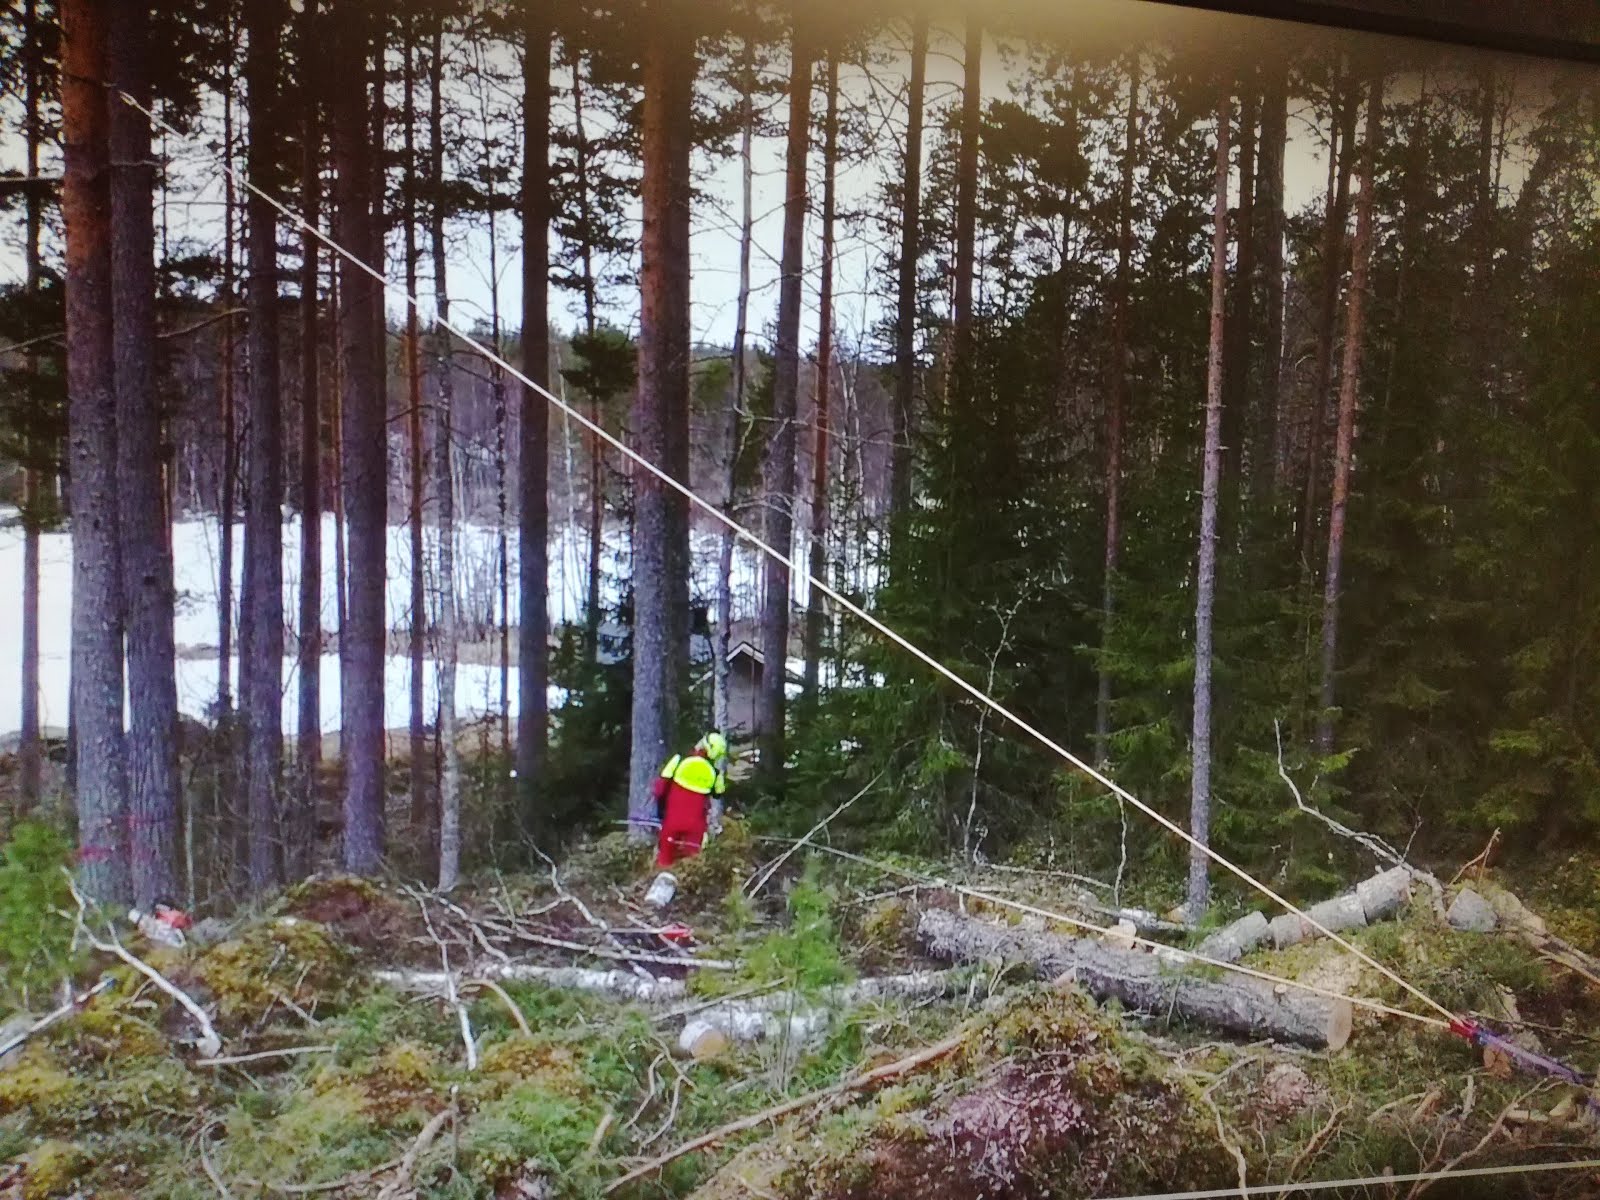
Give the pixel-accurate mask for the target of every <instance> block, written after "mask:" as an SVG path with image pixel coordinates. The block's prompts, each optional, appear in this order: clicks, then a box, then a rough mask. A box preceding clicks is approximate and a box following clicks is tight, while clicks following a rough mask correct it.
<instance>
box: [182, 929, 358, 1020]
mask: <svg viewBox="0 0 1600 1200" xmlns="http://www.w3.org/2000/svg"><path fill="white" fill-rule="evenodd" d="M198 972H199V974H200V976H201V978H203V979H204V980H205V983H206V986H207V987H209V988H210V989H211V993H212V995H213V997H214V998H215V1000H216V1003H217V1011H218V1014H219V1015H220V1016H221V1018H222V1019H223V1020H224V1021H239V1020H254V1019H256V1018H259V1017H260V1016H261V1014H262V1013H263V1012H264V1011H266V1009H267V1007H268V1006H269V1005H270V1004H272V1003H273V1002H274V1000H275V998H276V997H277V996H278V995H283V996H287V997H288V998H290V999H291V1000H293V1001H294V1002H295V1003H297V1004H301V1005H305V1004H310V1003H313V1002H316V1003H318V1004H320V1005H321V1006H322V1007H324V1008H326V1007H328V1006H329V1005H333V1006H338V1005H339V1004H341V1003H342V1002H343V1001H344V999H345V993H346V991H347V989H348V987H349V985H350V983H351V979H350V973H351V962H350V955H349V952H348V951H347V950H345V949H344V948H343V947H342V946H339V945H337V944H336V943H335V942H334V941H333V939H332V938H330V937H329V936H328V931H327V930H326V929H325V928H324V927H323V926H321V925H319V924H317V923H315V922H313V921H307V920H304V919H301V918H298V917H281V918H279V919H277V920H274V921H271V922H267V923H265V924H261V925H256V926H253V927H251V928H249V929H247V930H245V931H244V933H243V934H242V935H241V936H240V937H238V938H236V939H233V940H231V941H227V942H223V943H222V944H221V945H219V946H215V947H213V948H212V949H210V950H208V951H207V952H206V953H205V954H204V955H203V956H202V957H201V959H200V962H199V965H198Z"/></svg>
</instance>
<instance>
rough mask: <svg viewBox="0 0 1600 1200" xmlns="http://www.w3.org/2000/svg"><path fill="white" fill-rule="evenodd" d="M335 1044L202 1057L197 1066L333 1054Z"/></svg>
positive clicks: (231, 1065)
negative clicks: (219, 1056)
mask: <svg viewBox="0 0 1600 1200" xmlns="http://www.w3.org/2000/svg"><path fill="white" fill-rule="evenodd" d="M335 1049H336V1047H334V1046H285V1047H283V1049H281V1050H257V1051H256V1052H255V1053H254V1054H229V1055H225V1056H224V1057H222V1058H202V1059H201V1060H199V1061H198V1062H196V1063H195V1066H197V1067H237V1066H239V1065H241V1064H242V1063H253V1062H265V1061H266V1060H268V1059H273V1058H293V1057H294V1056H296V1055H299V1054H332V1053H333V1052H334V1050H335Z"/></svg>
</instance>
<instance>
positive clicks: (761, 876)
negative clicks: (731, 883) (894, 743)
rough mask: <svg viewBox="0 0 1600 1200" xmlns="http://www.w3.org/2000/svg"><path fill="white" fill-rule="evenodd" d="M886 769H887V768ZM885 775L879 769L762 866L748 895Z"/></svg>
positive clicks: (747, 885)
mask: <svg viewBox="0 0 1600 1200" xmlns="http://www.w3.org/2000/svg"><path fill="white" fill-rule="evenodd" d="M885 769H887V768H885ZM883 776H884V772H883V771H879V772H878V773H877V774H876V775H874V776H873V777H872V778H871V779H869V780H868V781H867V785H866V786H865V787H863V788H862V789H861V790H860V791H859V792H857V793H856V794H855V795H854V796H851V797H850V799H848V800H846V801H845V802H844V803H843V804H841V805H839V807H838V808H836V809H834V810H833V811H832V812H831V813H829V814H828V815H827V816H825V817H823V818H822V820H820V821H818V822H817V823H816V824H815V825H813V826H812V827H811V828H810V829H809V830H808V831H807V832H806V835H805V836H804V837H802V838H801V839H800V840H799V841H797V842H796V843H795V844H794V845H792V846H790V847H789V848H788V849H787V850H785V851H784V852H783V853H782V854H780V855H778V857H777V858H775V859H773V860H772V862H770V863H769V864H767V866H766V867H764V868H762V870H760V871H759V872H757V873H756V874H755V875H754V876H752V877H751V881H750V882H749V883H748V884H746V885H745V892H746V893H747V894H748V895H750V896H752V897H753V896H755V895H756V893H758V892H759V891H760V890H761V889H762V888H764V887H766V885H767V880H769V879H771V878H772V877H773V875H774V874H776V873H777V871H778V869H779V868H780V867H782V866H783V864H784V863H786V862H788V861H789V859H790V858H792V857H793V856H794V855H795V853H796V852H797V851H799V849H800V848H801V847H802V846H805V845H807V844H808V843H809V842H810V841H811V839H812V838H814V837H816V836H817V834H819V833H821V832H822V831H823V830H824V829H826V828H827V827H828V826H829V825H830V824H831V823H832V821H833V819H834V818H835V817H837V816H838V815H839V814H840V813H842V812H844V811H845V810H846V809H847V808H849V807H850V806H851V805H852V804H854V803H855V802H856V801H857V800H859V799H861V797H863V796H865V795H866V794H867V793H868V792H870V791H871V790H872V789H873V788H875V787H877V786H878V780H880V779H882V778H883Z"/></svg>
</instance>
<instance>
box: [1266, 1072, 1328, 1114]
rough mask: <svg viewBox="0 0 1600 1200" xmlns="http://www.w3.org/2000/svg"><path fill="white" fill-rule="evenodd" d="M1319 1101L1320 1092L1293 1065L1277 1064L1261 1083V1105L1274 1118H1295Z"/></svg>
mask: <svg viewBox="0 0 1600 1200" xmlns="http://www.w3.org/2000/svg"><path fill="white" fill-rule="evenodd" d="M1321 1099H1322V1090H1321V1089H1320V1088H1318V1087H1317V1085H1316V1084H1315V1083H1313V1082H1312V1080H1311V1076H1309V1075H1307V1074H1306V1073H1305V1072H1304V1071H1302V1070H1301V1069H1300V1068H1299V1067H1297V1066H1295V1065H1294V1064H1293V1063H1279V1064H1278V1065H1277V1066H1275V1067H1273V1068H1272V1070H1270V1071H1268V1072H1267V1074H1266V1078H1264V1079H1263V1080H1262V1081H1261V1104H1262V1106H1263V1107H1264V1108H1266V1109H1268V1110H1269V1111H1271V1112H1272V1114H1273V1115H1274V1116H1278V1117H1292V1116H1295V1115H1296V1114H1298V1113H1302V1112H1305V1111H1306V1109H1308V1108H1313V1107H1315V1106H1316V1105H1317V1103H1318V1102H1319V1101H1320V1100H1321Z"/></svg>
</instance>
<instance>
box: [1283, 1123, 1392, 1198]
mask: <svg viewBox="0 0 1600 1200" xmlns="http://www.w3.org/2000/svg"><path fill="white" fill-rule="evenodd" d="M1346 1111H1347V1109H1346V1106H1345V1105H1343V1104H1341V1105H1339V1106H1338V1107H1337V1108H1335V1109H1334V1110H1333V1114H1332V1115H1331V1116H1330V1117H1329V1118H1328V1123H1327V1124H1326V1125H1324V1126H1323V1127H1322V1128H1321V1129H1319V1130H1317V1132H1316V1133H1315V1134H1313V1135H1312V1138H1311V1140H1310V1141H1309V1142H1307V1143H1306V1144H1305V1146H1304V1147H1303V1148H1302V1149H1301V1151H1300V1153H1299V1154H1296V1155H1295V1156H1294V1161H1293V1162H1292V1163H1290V1164H1289V1171H1288V1175H1287V1181H1288V1182H1289V1183H1293V1182H1294V1181H1295V1180H1296V1179H1297V1178H1298V1177H1299V1175H1300V1170H1301V1168H1303V1167H1304V1166H1305V1165H1306V1164H1307V1163H1309V1162H1310V1161H1311V1160H1312V1159H1313V1158H1315V1157H1316V1156H1317V1155H1318V1154H1319V1153H1321V1151H1322V1147H1323V1146H1325V1145H1326V1144H1327V1142H1328V1139H1329V1138H1330V1137H1332V1136H1333V1131H1334V1130H1335V1129H1337V1128H1338V1127H1339V1118H1340V1117H1342V1116H1344V1114H1345V1112H1346ZM1374 1115H1376V1114H1374ZM1288 1194H1289V1189H1288V1188H1284V1190H1283V1191H1281V1192H1279V1193H1278V1200H1284V1197H1286V1196H1288Z"/></svg>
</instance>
